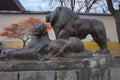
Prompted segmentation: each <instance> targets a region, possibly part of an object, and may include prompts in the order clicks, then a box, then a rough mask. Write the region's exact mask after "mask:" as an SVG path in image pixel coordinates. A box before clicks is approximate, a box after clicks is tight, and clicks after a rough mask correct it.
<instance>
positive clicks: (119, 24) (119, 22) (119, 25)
mask: <svg viewBox="0 0 120 80" xmlns="http://www.w3.org/2000/svg"><path fill="white" fill-rule="evenodd" d="M106 1H107V5H108V9H109V11H110V12H111V14H112V15H113V16H114V18H115V21H116V31H117V36H118V41H119V44H120V6H119V9H118V10H115V9H114V7H113V4H112V0H106Z"/></svg>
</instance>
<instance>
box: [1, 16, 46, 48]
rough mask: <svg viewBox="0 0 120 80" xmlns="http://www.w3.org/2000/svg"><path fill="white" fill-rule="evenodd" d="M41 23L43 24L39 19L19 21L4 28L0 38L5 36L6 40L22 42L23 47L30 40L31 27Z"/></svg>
mask: <svg viewBox="0 0 120 80" xmlns="http://www.w3.org/2000/svg"><path fill="white" fill-rule="evenodd" d="M41 23H44V22H43V21H41V20H40V19H35V18H32V17H30V18H29V19H27V20H23V21H19V22H18V23H15V24H11V25H10V26H6V27H4V29H3V30H4V31H3V32H1V33H0V36H6V37H7V38H18V39H20V40H22V42H23V47H25V45H26V42H27V41H28V40H29V39H30V38H31V35H32V27H33V25H34V24H41Z"/></svg>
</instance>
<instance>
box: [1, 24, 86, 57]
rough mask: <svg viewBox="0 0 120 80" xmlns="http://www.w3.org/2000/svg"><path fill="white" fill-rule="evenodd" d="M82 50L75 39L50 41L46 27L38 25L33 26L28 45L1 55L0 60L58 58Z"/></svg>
mask: <svg viewBox="0 0 120 80" xmlns="http://www.w3.org/2000/svg"><path fill="white" fill-rule="evenodd" d="M84 50H85V49H84V45H83V43H82V42H81V40H80V39H79V38H77V37H70V38H69V39H57V40H54V41H51V40H50V39H49V37H48V35H47V31H46V26H45V25H44V24H40V25H35V26H34V29H33V36H32V40H31V42H30V44H29V45H27V46H26V47H24V48H22V49H19V50H12V51H10V52H8V53H7V54H6V55H1V56H0V58H1V59H4V58H10V59H11V58H12V59H14V58H15V59H40V58H42V59H43V58H50V57H59V56H63V55H64V54H67V53H72V52H74V53H80V52H83V51H84Z"/></svg>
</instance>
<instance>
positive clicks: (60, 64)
mask: <svg viewBox="0 0 120 80" xmlns="http://www.w3.org/2000/svg"><path fill="white" fill-rule="evenodd" d="M106 57H109V55H104V56H102V55H101V56H100V55H99V56H96V57H93V58H83V59H82V58H81V59H80V58H51V59H50V60H48V61H36V60H33V61H32V60H11V61H10V60H5V61H0V71H29V70H34V71H42V70H63V69H65V70H73V69H80V68H96V67H98V66H99V67H100V66H103V65H105V64H106V61H107V58H106ZM71 64H72V65H71Z"/></svg>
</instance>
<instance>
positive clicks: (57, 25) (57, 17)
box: [46, 7, 108, 53]
mask: <svg viewBox="0 0 120 80" xmlns="http://www.w3.org/2000/svg"><path fill="white" fill-rule="evenodd" d="M46 21H47V22H50V23H51V25H52V26H53V28H54V30H55V34H56V37H57V39H58V38H65V39H67V38H69V37H73V36H75V37H79V38H80V39H84V38H85V37H86V36H87V35H88V34H91V36H92V37H93V39H94V40H95V42H96V43H97V44H98V45H99V47H100V49H101V51H102V53H108V50H107V42H106V41H107V37H106V31H105V27H104V24H103V23H102V22H101V21H99V20H95V19H83V18H80V17H79V16H78V15H77V14H75V13H74V12H73V11H72V10H70V9H69V8H66V7H57V8H56V9H55V10H54V11H53V12H51V13H50V14H48V15H47V16H46Z"/></svg>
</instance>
